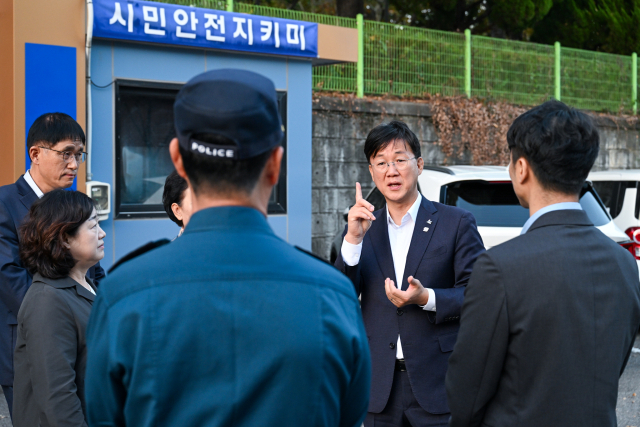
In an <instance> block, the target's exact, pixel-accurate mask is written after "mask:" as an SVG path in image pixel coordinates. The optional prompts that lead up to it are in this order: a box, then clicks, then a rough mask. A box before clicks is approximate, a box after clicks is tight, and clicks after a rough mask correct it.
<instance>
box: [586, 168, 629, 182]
mask: <svg viewBox="0 0 640 427" xmlns="http://www.w3.org/2000/svg"><path fill="white" fill-rule="evenodd" d="M589 180H591V181H640V169H612V170H607V171H597V172H591V173H590V174H589Z"/></svg>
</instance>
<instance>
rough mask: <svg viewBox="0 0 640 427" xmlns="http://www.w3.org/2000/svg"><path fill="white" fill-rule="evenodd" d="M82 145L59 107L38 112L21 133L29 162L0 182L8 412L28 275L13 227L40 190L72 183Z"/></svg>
mask: <svg viewBox="0 0 640 427" xmlns="http://www.w3.org/2000/svg"><path fill="white" fill-rule="evenodd" d="M84 148H85V136H84V131H83V130H82V128H81V127H80V125H79V124H78V123H77V122H76V121H75V120H74V119H73V118H71V117H70V116H68V115H67V114H64V113H47V114H43V115H42V116H40V117H38V118H37V119H36V121H35V122H34V123H33V125H32V126H31V128H30V129H29V133H28V134H27V151H28V155H29V158H30V159H31V168H30V169H29V170H28V171H26V172H25V173H24V175H22V176H21V177H20V178H18V180H17V181H16V182H15V183H13V184H9V185H5V186H2V187H0V385H2V391H3V392H4V395H5V398H6V399H7V405H8V406H9V412H10V413H11V411H12V407H13V350H14V346H15V343H16V339H17V336H16V332H17V328H16V325H17V316H18V310H19V309H20V304H21V303H22V299H23V298H24V296H25V294H26V293H27V289H29V286H30V285H31V280H32V277H31V275H30V274H29V272H28V271H27V270H26V269H25V268H24V267H23V266H22V263H21V262H20V256H19V252H18V245H19V243H20V242H19V240H18V231H17V230H18V227H19V226H20V224H21V223H22V221H23V219H24V217H25V216H26V215H27V213H28V212H29V208H30V207H31V205H32V204H33V202H35V201H36V200H38V198H40V197H42V196H43V195H44V193H48V192H49V191H52V190H56V189H60V188H69V187H71V185H73V180H74V179H75V178H76V175H77V173H78V167H79V166H80V163H82V162H84V160H85V156H86V153H84ZM88 274H89V277H90V278H91V279H92V280H93V281H94V283H96V284H97V283H98V282H99V281H100V280H101V279H102V278H103V277H104V276H105V274H104V270H103V269H102V267H100V264H96V265H95V266H94V267H92V268H91V269H90V270H89V273H88Z"/></svg>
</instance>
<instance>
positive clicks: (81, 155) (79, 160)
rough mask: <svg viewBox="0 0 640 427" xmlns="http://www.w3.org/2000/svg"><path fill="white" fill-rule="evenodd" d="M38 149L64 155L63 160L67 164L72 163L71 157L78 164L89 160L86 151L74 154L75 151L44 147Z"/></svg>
mask: <svg viewBox="0 0 640 427" xmlns="http://www.w3.org/2000/svg"><path fill="white" fill-rule="evenodd" d="M38 148H44V149H45V150H49V151H55V152H56V153H60V154H62V160H64V161H65V162H67V163H69V162H70V161H71V157H74V158H75V160H76V163H77V164H80V163H84V161H85V160H87V153H85V152H84V151H83V152H81V153H74V152H73V151H58V150H54V149H53V148H47V147H42V146H38Z"/></svg>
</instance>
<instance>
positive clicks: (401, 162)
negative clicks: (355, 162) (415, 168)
mask: <svg viewBox="0 0 640 427" xmlns="http://www.w3.org/2000/svg"><path fill="white" fill-rule="evenodd" d="M415 159H416V158H415V157H412V158H410V159H396V161H395V162H389V163H387V162H378V163H373V164H372V165H371V166H373V169H375V171H376V172H381V173H382V172H386V171H387V169H389V166H391V165H394V166H395V167H396V169H397V170H399V171H403V170H405V169H406V168H407V167H408V166H409V161H410V160H415Z"/></svg>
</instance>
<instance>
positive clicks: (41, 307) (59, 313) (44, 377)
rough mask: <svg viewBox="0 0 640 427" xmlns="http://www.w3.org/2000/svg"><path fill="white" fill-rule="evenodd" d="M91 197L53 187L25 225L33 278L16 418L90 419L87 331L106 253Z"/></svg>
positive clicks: (17, 357) (22, 320) (18, 359)
mask: <svg viewBox="0 0 640 427" xmlns="http://www.w3.org/2000/svg"><path fill="white" fill-rule="evenodd" d="M104 237H105V233H104V231H102V229H101V228H100V225H99V224H98V216H97V213H96V209H95V207H94V204H93V202H92V200H91V199H90V198H89V197H87V196H86V195H85V194H83V193H79V192H76V191H64V190H54V191H51V192H49V193H47V194H45V195H44V196H43V197H42V198H41V199H40V200H38V201H36V202H35V203H34V204H33V205H32V206H31V209H30V211H29V216H28V217H27V218H26V219H25V222H24V223H23V225H22V227H21V228H20V258H21V260H22V263H23V265H24V266H25V267H26V268H27V269H28V270H29V271H30V272H31V274H32V275H33V283H32V285H31V287H30V288H29V290H28V291H27V294H26V295H25V297H24V300H23V302H22V305H21V306H20V311H19V312H18V339H17V343H16V350H15V353H14V366H15V377H14V402H13V425H14V426H15V427H34V426H41V427H45V426H69V427H71V426H73V427H75V426H78V427H81V426H86V425H87V421H86V416H85V409H84V408H85V404H84V371H85V366H86V361H87V360H86V356H87V348H86V340H85V338H86V337H85V333H86V328H87V322H88V320H89V314H90V313H91V306H92V305H93V301H94V298H95V294H96V288H95V286H94V284H93V282H92V281H91V279H89V278H88V277H87V270H89V268H90V267H91V266H93V265H94V264H96V263H97V262H98V261H100V260H101V259H102V258H103V257H104V242H103V239H104Z"/></svg>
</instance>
